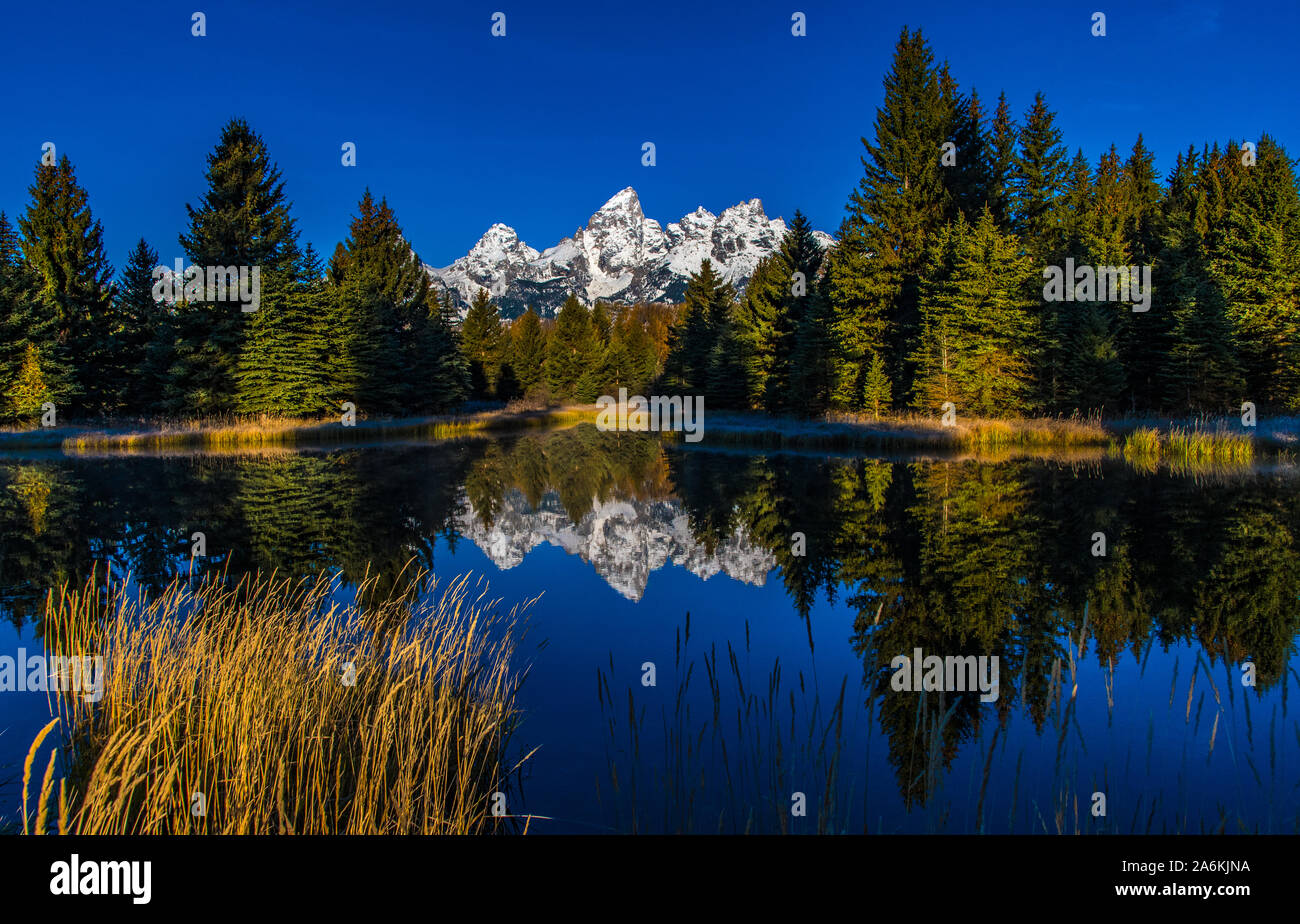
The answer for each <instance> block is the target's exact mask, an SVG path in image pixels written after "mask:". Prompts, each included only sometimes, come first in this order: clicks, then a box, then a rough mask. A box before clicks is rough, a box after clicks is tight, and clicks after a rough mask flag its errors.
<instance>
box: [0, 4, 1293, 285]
mask: <svg viewBox="0 0 1300 924" xmlns="http://www.w3.org/2000/svg"><path fill="white" fill-rule="evenodd" d="M195 9H201V10H202V11H203V12H204V13H205V14H206V16H207V36H206V37H204V38H195V37H193V36H191V34H190V22H191V20H190V15H191V13H192V12H193V11H194V10H195ZM1098 9H1100V10H1101V11H1103V12H1105V13H1106V14H1107V36H1106V37H1105V38H1094V37H1093V36H1092V35H1091V34H1090V27H1091V15H1092V12H1093V11H1094V10H1098ZM795 10H799V11H802V12H804V13H806V15H807V24H808V25H807V29H808V34H807V36H806V37H803V38H795V37H793V36H792V35H791V32H790V22H791V14H792V12H794V11H795ZM496 11H502V12H504V13H505V14H506V36H505V37H504V38H494V37H492V36H491V34H490V30H491V17H492V14H493V13H494V12H496ZM4 19H5V28H4V30H2V33H3V34H0V76H2V77H3V83H4V85H5V87H6V89H7V92H6V93H5V100H4V108H5V113H4V130H3V136H2V137H3V144H0V209H4V210H5V211H6V212H8V213H9V214H10V215H14V214H15V213H18V212H20V211H21V210H22V209H23V208H24V207H25V204H26V200H27V192H26V190H27V186H28V185H29V184H30V182H31V174H32V168H33V166H34V164H35V163H36V161H37V160H38V158H39V157H40V152H41V145H42V143H43V142H45V141H54V142H55V144H56V145H57V146H58V151H59V153H60V154H63V153H66V154H67V155H68V156H69V157H71V158H72V160H73V163H74V164H75V165H76V168H77V172H78V175H79V177H80V178H81V180H82V182H83V184H84V185H85V186H86V187H87V189H88V190H89V192H90V196H91V205H92V207H93V209H94V211H95V214H96V216H97V217H99V218H100V219H101V220H102V221H103V223H104V228H105V233H106V238H107V244H108V248H109V256H110V258H111V259H112V260H113V262H114V264H115V266H120V265H121V264H122V263H123V262H124V261H125V256H126V252H127V250H128V249H129V248H130V246H131V245H132V244H133V243H134V241H135V240H136V239H137V238H138V237H140V236H144V237H145V238H146V239H147V240H148V241H149V242H150V243H151V244H152V245H153V246H154V247H156V248H157V249H158V250H159V252H160V256H161V257H162V259H163V260H164V262H170V261H171V260H172V259H174V258H175V257H176V256H179V255H180V253H179V247H178V244H177V240H176V237H177V234H178V233H179V232H180V231H181V230H182V229H183V228H184V227H185V224H186V218H185V204H186V203H187V202H189V203H195V202H197V200H198V197H199V196H200V195H201V194H202V192H203V189H204V182H203V177H202V174H203V170H204V166H205V157H206V155H207V153H208V152H209V151H210V150H211V148H212V146H213V145H214V143H215V142H216V140H217V137H218V134H219V131H220V128H221V125H222V124H223V123H224V122H225V121H226V120H227V119H228V118H230V117H232V116H242V117H244V118H246V119H247V120H248V121H249V122H250V123H251V124H252V126H253V127H254V129H256V130H257V131H258V132H259V133H261V134H262V136H263V137H264V138H265V139H266V141H267V143H268V145H269V146H270V149H271V153H272V156H273V157H274V159H275V160H276V161H277V162H278V163H279V165H280V167H281V169H282V170H283V172H284V176H285V180H286V190H287V192H288V194H289V197H290V198H291V199H292V200H293V202H294V214H295V216H296V217H297V219H298V222H299V226H300V228H301V230H302V232H303V235H304V237H305V239H306V240H309V241H311V242H313V243H314V244H315V245H316V246H317V248H318V249H319V250H321V251H322V252H323V253H326V254H328V253H329V252H331V251H332V250H333V247H334V244H335V242H337V241H338V240H340V239H341V238H342V237H343V236H344V235H345V233H346V229H347V221H348V217H349V216H350V215H351V214H352V212H353V211H354V209H355V206H356V202H357V200H358V199H359V198H360V196H361V193H362V191H363V190H364V189H365V187H366V186H367V185H368V186H370V187H371V189H372V190H373V191H374V192H375V193H376V194H377V195H384V196H386V197H387V198H388V200H389V202H390V203H391V204H392V205H393V206H394V208H395V209H396V210H397V214H398V217H399V220H400V221H401V222H402V224H403V226H404V228H405V229H406V232H407V236H408V238H409V239H410V240H411V242H412V243H413V245H414V246H415V248H416V250H417V251H418V252H419V254H420V256H421V258H422V259H423V260H424V261H425V262H427V263H431V264H434V265H444V264H446V263H449V262H450V261H451V260H453V259H455V258H456V257H458V256H460V255H462V254H463V253H464V252H465V251H466V250H468V249H469V247H470V246H472V245H473V243H474V242H475V241H476V240H477V239H478V237H479V236H480V235H481V234H482V233H483V231H485V230H486V229H487V227H488V226H489V225H490V224H491V223H492V222H495V221H503V222H505V223H507V224H510V225H512V226H513V227H515V228H516V229H517V230H518V231H519V233H520V235H521V236H522V237H523V238H524V240H526V241H528V242H529V243H530V244H532V245H533V246H535V247H538V248H542V247H546V246H550V245H551V244H553V243H555V242H556V241H558V240H559V239H560V238H561V237H563V236H565V235H568V234H571V233H572V232H573V231H574V230H575V229H576V228H577V227H579V226H580V225H582V224H583V223H585V221H586V219H587V218H588V216H590V214H591V213H592V212H593V211H595V210H596V209H597V208H598V207H599V206H600V205H601V204H602V203H603V202H604V201H605V200H606V199H608V198H609V197H610V196H611V195H613V194H614V193H615V192H617V191H618V190H619V189H621V188H623V187H625V186H629V185H630V186H634V187H635V188H636V189H637V191H638V192H639V193H640V196H641V201H642V205H643V207H644V209H645V211H646V213H647V214H648V215H649V216H650V217H653V218H657V219H659V220H660V221H661V222H667V221H673V220H676V219H678V218H680V217H681V216H682V215H683V214H685V213H687V212H689V211H692V210H693V209H694V208H695V207H696V206H698V205H703V206H704V207H706V208H708V209H710V210H712V211H714V212H718V211H720V210H721V209H723V208H726V207H727V206H729V205H733V204H735V203H736V202H738V201H741V200H744V199H750V198H754V197H758V198H760V199H762V200H763V203H764V206H765V207H766V209H767V212H768V214H769V215H770V216H776V215H783V216H785V217H787V218H789V216H790V215H791V214H793V212H794V210H795V209H796V208H799V209H802V210H803V211H804V212H805V213H806V214H808V215H809V217H810V218H811V219H812V220H813V223H814V224H815V225H816V226H817V227H819V228H822V229H825V230H827V231H830V232H834V230H835V228H836V226H837V225H838V223H839V220H840V218H841V216H842V213H843V208H844V203H845V200H846V198H847V196H848V193H849V192H850V190H851V189H852V188H853V186H854V184H855V183H856V182H857V180H858V178H859V176H860V174H861V168H860V165H859V161H858V158H859V155H860V153H861V144H860V142H859V138H860V137H861V136H862V135H864V134H865V135H869V134H870V133H871V131H872V120H873V118H874V115H875V110H876V107H877V106H878V105H879V103H880V101H881V94H882V90H881V78H882V76H883V74H884V72H885V70H886V69H887V68H888V66H889V63H890V57H891V54H892V50H893V46H894V43H895V41H896V40H897V37H898V32H899V29H900V28H901V27H902V26H903V25H904V24H908V25H911V26H913V27H921V28H922V29H923V30H924V32H925V34H926V36H927V37H928V38H929V39H930V41H931V44H932V45H933V47H934V50H935V53H936V56H937V57H938V58H940V59H943V58H947V59H948V60H949V61H950V63H951V66H952V69H953V73H954V75H955V76H956V78H957V79H958V81H960V83H961V85H962V87H963V89H969V88H970V87H972V86H974V87H975V88H976V89H978V90H979V91H980V93H981V95H982V96H983V97H984V98H985V100H986V101H988V102H990V103H992V101H994V100H995V99H996V97H997V94H998V92H999V90H1002V89H1005V90H1006V92H1007V95H1008V99H1009V100H1010V102H1011V105H1012V108H1013V110H1014V111H1015V113H1016V114H1017V116H1018V117H1019V115H1020V114H1022V113H1023V112H1024V110H1025V108H1026V107H1027V106H1028V104H1029V102H1030V101H1031V100H1032V97H1033V94H1034V92H1035V91H1036V90H1040V89H1041V90H1042V91H1043V92H1044V93H1045V94H1046V95H1047V99H1048V103H1049V105H1051V107H1052V108H1053V109H1055V110H1056V111H1057V113H1058V124H1059V125H1060V126H1061V128H1062V130H1063V131H1064V134H1065V141H1066V143H1067V145H1068V146H1069V147H1070V149H1071V150H1072V151H1073V149H1074V148H1076V147H1082V149H1083V150H1084V152H1085V153H1086V154H1087V155H1088V156H1089V157H1090V158H1092V159H1093V160H1095V159H1096V157H1097V155H1098V154H1099V153H1101V152H1102V151H1103V150H1105V149H1106V148H1107V147H1108V146H1109V145H1110V144H1111V143H1112V142H1115V143H1116V144H1118V145H1119V146H1120V147H1121V148H1122V149H1124V150H1127V149H1128V147H1129V146H1131V144H1132V142H1133V140H1134V138H1135V137H1136V136H1137V133H1138V132H1139V131H1141V132H1143V133H1144V135H1145V138H1146V142H1147V145H1148V147H1150V148H1152V149H1153V150H1154V151H1155V152H1156V154H1157V158H1158V161H1157V162H1158V165H1159V167H1160V169H1161V171H1162V172H1164V171H1166V170H1167V169H1168V168H1169V166H1170V165H1171V164H1172V161H1173V158H1174V155H1175V153H1176V152H1177V151H1178V150H1180V149H1183V148H1185V147H1186V146H1187V144H1188V143H1192V142H1194V143H1196V144H1197V145H1198V146H1199V145H1200V144H1201V143H1202V142H1204V141H1207V140H1215V139H1217V140H1220V141H1223V140H1226V139H1227V138H1229V137H1233V138H1255V137H1257V136H1258V134H1259V133H1260V132H1261V131H1265V130H1266V131H1269V132H1270V133H1271V134H1273V135H1274V136H1275V137H1277V138H1278V139H1279V140H1281V141H1282V143H1283V144H1284V145H1286V146H1287V147H1288V149H1289V150H1290V152H1291V153H1292V154H1293V155H1300V131H1298V130H1297V129H1298V127H1300V126H1298V125H1297V101H1296V100H1297V94H1296V92H1295V89H1296V81H1295V76H1294V70H1293V68H1294V65H1293V61H1294V51H1295V43H1296V39H1297V37H1298V36H1300V4H1296V3H1294V2H1293V0H1283V2H1234V3H1229V2H1210V0H1194V2H1176V0H1160V2H1155V0H1153V2H1124V3H1111V2H1107V0H1088V2H1082V3H1078V2H1051V0H1024V2H997V0H990V2H987V3H979V4H975V3H970V2H968V0H958V2H928V3H925V4H922V5H912V4H899V3H888V4H885V3H875V2H845V3H827V2H821V0H786V2H784V3H780V4H777V3H770V2H766V0H752V2H746V3H743V4H740V3H736V4H732V3H727V4H722V3H708V2H700V0H696V2H690V3H677V2H655V3H636V4H622V3H607V2H593V3H555V2H551V3H520V2H518V0H488V2H486V3H478V2H466V3H455V4H445V5H444V4H435V3H409V4H408V3H389V2H382V0H375V2H368V3H355V2H351V3H343V2H335V0H320V2H315V3H312V4H302V5H301V7H300V8H298V9H294V8H293V7H292V6H291V5H288V4H271V3H265V2H211V0H190V2H189V3H188V4H185V5H181V4H177V3H153V4H146V3H142V4H100V3H80V2H78V3H67V2H55V3H47V4H36V3H28V4H15V5H11V6H10V7H9V8H8V9H7V10H6V11H5V16H4ZM345 141H353V142H355V143H356V145H357V152H358V155H357V159H358V165H357V166H356V167H355V168H345V167H343V166H342V165H341V163H340V157H341V152H340V146H341V145H342V144H343V142H345ZM644 141H653V142H654V143H655V145H656V153H657V164H656V165H655V166H654V167H644V166H642V164H641V145H642V143H643V142H644Z"/></svg>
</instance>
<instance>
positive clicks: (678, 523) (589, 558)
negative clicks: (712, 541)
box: [456, 490, 776, 601]
mask: <svg viewBox="0 0 1300 924" xmlns="http://www.w3.org/2000/svg"><path fill="white" fill-rule="evenodd" d="M463 509H464V510H465V511H466V512H465V513H464V514H463V515H462V516H461V517H460V518H459V521H458V523H457V530H456V531H457V532H458V533H460V535H462V536H464V537H465V538H467V539H469V540H470V541H472V542H473V543H474V544H475V545H477V546H478V547H479V548H480V549H482V550H483V552H484V553H485V554H486V555H487V556H488V558H490V559H492V562H493V564H495V565H496V566H497V567H498V568H501V569H502V570H507V569H510V568H513V567H515V566H516V565H518V564H519V563H520V562H522V561H523V560H524V556H525V555H527V554H528V553H529V552H530V551H532V550H533V549H534V548H536V547H537V546H539V545H541V544H542V543H549V544H550V545H554V546H558V547H560V548H562V549H564V551H566V552H567V553H569V554H570V555H578V556H580V557H581V558H582V560H583V561H586V562H589V563H590V564H591V566H592V567H593V568H594V569H595V570H596V573H597V574H599V575H600V576H601V577H602V578H604V579H605V581H606V583H608V584H609V586H610V587H613V588H614V589H615V590H616V591H618V592H619V593H620V594H622V595H623V596H624V597H626V598H627V599H629V600H634V601H635V600H640V599H641V596H642V594H644V593H645V588H646V583H647V582H648V581H649V580H650V572H652V571H657V570H658V569H660V568H662V567H664V565H667V564H669V563H670V562H671V563H672V564H675V565H680V566H682V567H684V568H686V569H687V570H688V571H690V572H691V573H693V574H695V575H698V576H699V577H701V578H703V579H704V580H708V579H709V578H711V577H713V576H714V575H715V574H718V573H720V572H721V573H723V574H726V575H728V576H729V577H731V578H733V579H734V580H737V581H741V582H743V583H746V584H753V585H756V586H759V587H761V586H762V585H763V583H764V582H765V581H766V580H767V575H768V573H769V572H770V571H771V570H772V569H773V568H774V567H776V559H775V558H774V557H773V555H772V553H771V552H768V551H767V550H766V549H763V548H762V547H760V546H758V545H756V544H754V543H752V542H750V541H749V539H748V537H747V536H745V535H744V533H743V532H742V531H741V530H740V529H737V530H736V532H735V533H733V534H732V535H731V536H729V537H727V539H726V540H725V541H723V542H721V543H719V544H718V546H717V548H715V549H714V552H713V554H712V555H710V554H709V553H708V552H707V551H705V549H704V547H703V546H702V545H700V544H699V543H698V542H696V541H695V538H694V537H693V536H692V534H691V528H690V524H689V522H688V518H687V515H686V512H685V510H683V509H682V506H681V503H680V501H678V500H676V499H670V500H661V501H638V500H612V501H604V502H600V501H597V502H596V503H595V505H594V507H593V509H592V511H591V512H590V513H588V514H587V515H586V516H585V517H583V518H582V522H580V523H578V524H577V525H574V523H573V521H572V520H570V519H569V515H568V513H567V512H565V509H564V505H563V504H562V503H561V502H560V497H559V495H558V494H556V493H555V492H549V493H547V494H546V495H545V496H544V497H543V498H542V501H541V504H540V505H539V506H538V508H537V509H536V510H534V509H533V508H532V507H530V506H529V505H528V502H527V501H526V500H525V499H524V496H523V494H522V493H521V492H519V491H517V490H512V491H507V492H506V494H505V497H504V498H503V500H502V503H501V508H500V510H498V511H497V512H496V514H495V516H494V517H493V520H492V525H491V526H485V525H484V524H483V522H482V520H481V519H480V517H479V516H478V515H477V513H476V512H475V511H474V509H473V505H472V504H471V503H470V502H469V498H468V496H466V497H465V498H464V508H463Z"/></svg>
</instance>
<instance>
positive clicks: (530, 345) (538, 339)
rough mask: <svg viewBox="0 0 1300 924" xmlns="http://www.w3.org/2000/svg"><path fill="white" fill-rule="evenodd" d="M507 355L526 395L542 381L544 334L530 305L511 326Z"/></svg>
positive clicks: (539, 321)
mask: <svg viewBox="0 0 1300 924" xmlns="http://www.w3.org/2000/svg"><path fill="white" fill-rule="evenodd" d="M508 355H509V363H510V369H511V372H512V374H513V376H514V378H515V380H516V381H517V382H518V383H519V391H520V393H521V394H525V395H526V394H528V393H529V392H532V391H534V390H535V389H536V388H537V387H538V386H539V385H541V384H542V383H543V373H544V371H545V370H544V366H545V363H546V334H545V332H544V331H543V330H542V322H541V319H540V318H538V317H537V312H535V311H533V309H532V306H531V305H530V306H529V307H528V310H526V311H525V312H524V313H523V314H522V315H520V316H519V318H518V319H517V320H516V321H515V322H514V324H513V325H512V326H511V331H510V341H509V354H508Z"/></svg>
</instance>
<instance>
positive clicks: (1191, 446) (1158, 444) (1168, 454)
mask: <svg viewBox="0 0 1300 924" xmlns="http://www.w3.org/2000/svg"><path fill="white" fill-rule="evenodd" d="M1123 454H1124V458H1125V459H1127V460H1128V461H1129V462H1130V463H1132V464H1134V465H1136V466H1139V467H1143V468H1147V469H1154V468H1155V467H1156V466H1157V464H1158V463H1159V462H1160V461H1161V460H1163V461H1166V462H1168V463H1169V464H1170V465H1172V466H1174V467H1200V466H1206V465H1223V466H1241V465H1250V464H1251V463H1252V462H1253V461H1254V459H1255V442H1254V440H1253V439H1252V438H1251V437H1250V436H1248V435H1246V434H1244V433H1233V432H1231V431H1228V430H1202V429H1199V428H1195V427H1190V428H1184V427H1170V428H1169V431H1168V432H1167V433H1163V434H1162V433H1161V432H1160V431H1159V430H1156V429H1155V428H1152V427H1139V428H1138V429H1136V430H1133V431H1132V432H1131V433H1129V434H1128V435H1127V436H1126V437H1125V438H1124V447H1123Z"/></svg>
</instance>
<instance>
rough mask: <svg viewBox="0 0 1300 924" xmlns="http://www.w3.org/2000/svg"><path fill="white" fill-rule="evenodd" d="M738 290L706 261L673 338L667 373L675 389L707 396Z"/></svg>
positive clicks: (688, 294) (693, 279) (691, 283)
mask: <svg viewBox="0 0 1300 924" xmlns="http://www.w3.org/2000/svg"><path fill="white" fill-rule="evenodd" d="M735 300H736V290H735V289H734V288H733V287H732V285H731V283H729V282H727V281H726V280H725V279H723V278H722V277H721V276H719V275H718V273H717V271H716V270H714V268H713V261H711V260H709V259H707V258H705V259H704V260H702V261H701V262H700V268H699V270H698V271H697V272H694V273H692V274H691V277H690V279H689V280H688V281H687V283H686V297H685V299H684V301H683V303H682V317H681V320H680V321H678V323H677V326H676V327H674V328H673V331H672V333H671V334H670V335H669V345H668V360H667V362H666V363H665V372H666V374H667V376H668V380H669V382H670V383H671V385H672V387H674V388H675V389H677V390H680V391H683V392H693V393H696V394H707V392H708V386H709V380H710V369H711V367H712V363H713V360H714V357H715V351H714V348H715V347H716V346H717V343H718V337H719V335H720V334H721V333H722V332H723V330H724V328H725V326H726V324H727V321H728V320H729V319H730V317H731V311H732V304H733V303H734V302H735Z"/></svg>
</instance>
